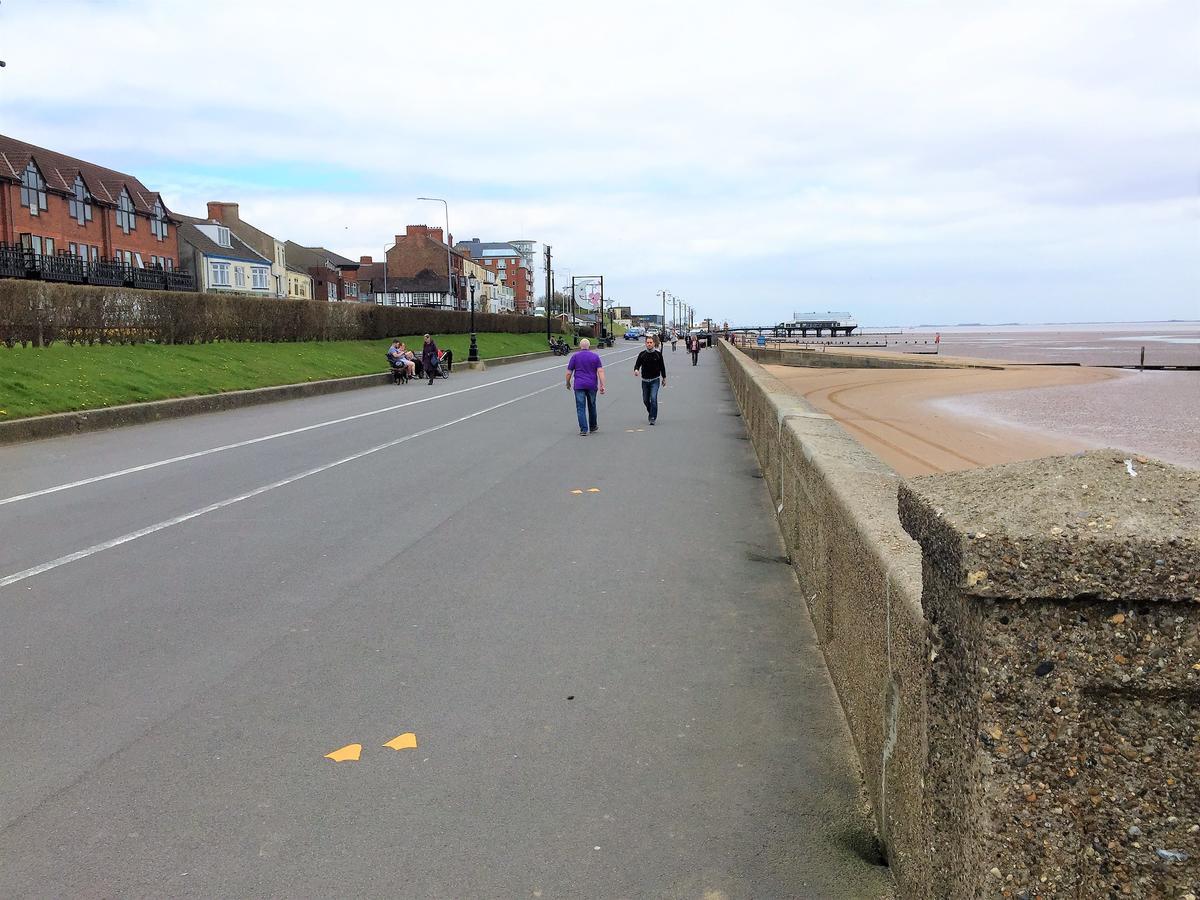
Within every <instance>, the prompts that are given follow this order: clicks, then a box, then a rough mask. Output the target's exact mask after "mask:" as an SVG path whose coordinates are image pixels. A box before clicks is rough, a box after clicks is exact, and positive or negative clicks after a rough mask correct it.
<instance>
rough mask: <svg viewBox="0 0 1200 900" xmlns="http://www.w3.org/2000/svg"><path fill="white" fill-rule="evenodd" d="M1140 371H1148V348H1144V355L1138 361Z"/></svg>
mask: <svg viewBox="0 0 1200 900" xmlns="http://www.w3.org/2000/svg"><path fill="white" fill-rule="evenodd" d="M1138 371H1139V372H1144V371H1146V348H1145V347H1142V355H1141V358H1140V359H1139V360H1138Z"/></svg>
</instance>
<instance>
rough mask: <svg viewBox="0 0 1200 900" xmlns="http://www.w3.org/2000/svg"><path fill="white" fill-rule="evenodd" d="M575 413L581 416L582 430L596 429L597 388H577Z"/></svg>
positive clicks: (580, 427)
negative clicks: (582, 389)
mask: <svg viewBox="0 0 1200 900" xmlns="http://www.w3.org/2000/svg"><path fill="white" fill-rule="evenodd" d="M575 415H577V416H578V417H579V430H580V431H595V430H596V389H595V388H592V389H591V390H590V391H589V390H584V391H581V390H579V389H578V388H576V390H575Z"/></svg>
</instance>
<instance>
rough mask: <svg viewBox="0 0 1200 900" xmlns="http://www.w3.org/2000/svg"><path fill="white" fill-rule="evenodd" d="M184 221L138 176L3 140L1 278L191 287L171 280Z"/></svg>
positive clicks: (0, 143)
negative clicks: (178, 237) (7, 276)
mask: <svg viewBox="0 0 1200 900" xmlns="http://www.w3.org/2000/svg"><path fill="white" fill-rule="evenodd" d="M179 221H180V220H179V217H178V216H175V215H173V214H172V213H171V212H170V210H168V209H167V206H166V204H165V203H164V202H163V199H162V195H160V194H159V193H158V192H157V191H152V190H150V189H149V188H148V187H146V185H144V184H143V183H142V182H141V181H140V180H139V179H137V178H135V177H134V176H132V175H127V174H125V173H124V172H118V171H116V170H115V169H109V168H107V167H105V166H101V165H98V164H96V163H92V162H88V161H86V160H82V159H76V158H75V157H73V156H67V155H66V154H63V153H59V152H58V151H55V150H48V149H46V148H44V147H38V146H35V145H34V144H29V143H26V142H25V141H20V140H17V139H16V138H12V137H7V136H5V135H0V274H3V275H9V276H17V277H41V278H45V279H48V280H56V281H75V282H83V281H88V282H91V283H95V284H131V285H133V286H135V287H188V286H190V279H181V278H171V279H168V278H167V276H166V275H165V274H164V273H173V272H174V271H175V270H176V269H177V268H178V267H179V266H178V263H179V255H178V245H177V242H176V228H177V227H178V225H179ZM18 270H20V271H18ZM184 281H188V282H189V283H188V284H186V285H185V284H183V282H184Z"/></svg>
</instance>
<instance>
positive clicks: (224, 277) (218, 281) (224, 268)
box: [208, 262, 230, 287]
mask: <svg viewBox="0 0 1200 900" xmlns="http://www.w3.org/2000/svg"><path fill="white" fill-rule="evenodd" d="M208 271H209V282H210V283H211V284H212V286H213V287H229V286H230V285H229V263H227V262H210V263H209V264H208Z"/></svg>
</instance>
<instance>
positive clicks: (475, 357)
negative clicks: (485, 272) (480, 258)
mask: <svg viewBox="0 0 1200 900" xmlns="http://www.w3.org/2000/svg"><path fill="white" fill-rule="evenodd" d="M467 287H469V288H470V289H471V349H470V350H468V351H467V362H479V347H477V346H476V345H475V288H477V287H479V279H478V278H476V277H475V276H474V275H469V276H467Z"/></svg>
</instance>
